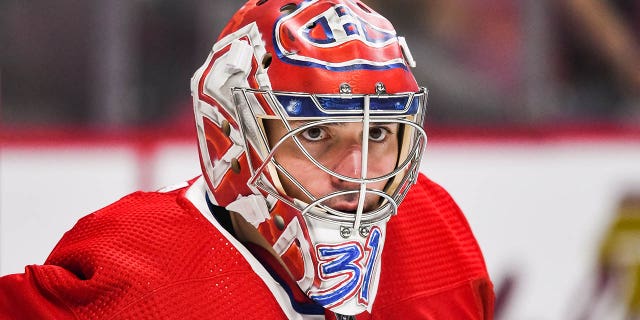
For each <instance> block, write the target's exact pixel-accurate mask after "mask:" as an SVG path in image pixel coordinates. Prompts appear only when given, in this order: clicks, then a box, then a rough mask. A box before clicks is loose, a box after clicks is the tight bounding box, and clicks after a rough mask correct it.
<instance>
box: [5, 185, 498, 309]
mask: <svg viewBox="0 0 640 320" xmlns="http://www.w3.org/2000/svg"><path fill="white" fill-rule="evenodd" d="M184 192H185V189H182V190H178V191H174V192H169V193H157V192H151V193H143V192H137V193H134V194H131V195H129V196H127V197H125V198H123V199H121V200H120V201H118V202H116V203H114V204H112V205H110V206H108V207H106V208H104V209H102V210H99V211H97V212H95V213H93V214H90V215H88V216H86V217H84V218H82V219H81V220H79V221H78V223H77V224H76V225H75V226H74V228H73V229H72V230H70V231H69V232H67V233H66V234H65V235H64V237H63V238H62V239H61V240H60V242H59V243H58V245H57V246H56V248H55V249H54V250H53V252H52V253H51V255H50V256H49V258H48V259H47V261H46V263H45V265H42V266H36V265H34V266H28V267H27V268H26V269H25V273H24V274H16V275H9V276H5V277H0V319H243V320H245V319H286V317H285V315H284V314H283V312H282V311H281V309H280V306H279V305H278V303H277V301H276V299H275V298H274V296H273V295H272V294H271V292H270V291H269V289H268V288H267V287H266V285H265V284H264V282H263V281H262V280H261V279H260V278H259V276H258V275H257V274H256V273H255V272H254V271H253V270H252V268H251V266H250V265H249V264H248V263H247V261H246V260H245V259H244V257H242V255H241V254H240V252H239V251H238V250H237V249H236V248H235V247H234V246H233V245H232V244H231V243H229V242H228V241H227V239H226V238H225V237H224V236H223V235H222V234H221V233H220V231H218V229H216V228H215V227H214V226H212V225H211V223H210V222H209V221H208V220H207V219H206V218H205V217H203V216H202V214H201V213H200V212H198V211H197V209H196V208H195V207H193V205H192V204H191V203H190V202H189V201H188V200H187V199H186V198H184ZM381 267H382V269H381V279H380V285H379V290H378V295H377V298H376V301H375V303H374V306H373V310H372V314H371V315H369V314H367V313H365V314H362V315H359V316H358V317H357V319H358V320H363V319H370V318H373V319H490V318H491V315H490V314H491V310H490V306H491V305H492V301H493V293H492V289H491V283H490V281H489V278H488V275H487V273H486V269H485V265H484V261H483V259H482V255H481V253H480V251H479V248H478V246H477V244H476V242H475V239H474V237H473V234H472V233H471V231H470V229H469V226H468V224H467V222H466V220H465V218H464V216H463V215H462V213H461V212H460V210H459V208H458V207H457V206H456V204H455V203H454V202H453V200H452V199H451V198H450V197H449V195H448V194H447V193H446V191H444V190H443V189H442V188H440V187H439V186H438V185H436V184H435V183H433V182H431V181H429V180H428V179H426V178H425V177H423V176H421V177H420V178H419V181H418V184H416V185H415V186H414V187H413V188H412V190H411V191H410V192H409V194H408V195H407V197H406V199H405V201H404V202H403V203H402V205H401V206H400V210H399V213H398V215H397V216H395V217H393V218H392V219H391V221H390V222H389V225H388V232H387V240H386V244H385V249H384V251H383V254H382V265H381ZM294 290H299V289H297V288H295V289H294ZM487 308H489V309H487ZM327 314H330V313H327ZM333 317H334V316H333V315H331V316H330V317H328V318H333Z"/></svg>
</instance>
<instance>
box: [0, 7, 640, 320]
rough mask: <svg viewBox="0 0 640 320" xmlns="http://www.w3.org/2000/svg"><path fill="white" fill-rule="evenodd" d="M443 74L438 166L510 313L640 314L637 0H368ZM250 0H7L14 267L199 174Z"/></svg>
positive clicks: (424, 77)
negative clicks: (219, 66) (220, 61)
mask: <svg viewBox="0 0 640 320" xmlns="http://www.w3.org/2000/svg"><path fill="white" fill-rule="evenodd" d="M366 3H368V4H369V5H370V6H371V7H373V8H374V9H376V10H378V11H380V12H382V13H383V14H384V15H385V16H387V17H388V18H389V19H390V20H391V21H392V22H393V23H394V24H395V25H396V29H397V31H398V33H399V34H400V35H404V36H406V38H407V40H408V43H409V46H410V48H411V49H412V53H413V55H414V57H415V59H416V60H417V62H418V66H417V68H416V69H415V70H414V71H415V73H416V76H417V78H418V80H419V82H420V83H421V84H423V85H426V86H427V87H428V88H429V89H430V97H429V113H428V121H427V124H426V129H427V132H428V134H429V146H428V148H427V152H426V155H425V158H424V163H423V166H422V170H423V171H424V172H425V173H426V174H427V175H429V176H430V177H431V178H432V179H434V180H436V181H438V182H439V183H440V184H442V185H443V186H445V187H446V188H447V189H448V190H449V191H450V193H451V194H452V195H453V196H454V198H455V199H456V200H457V201H458V203H459V205H460V206H461V208H462V209H463V211H464V212H465V213H466V215H467V217H468V220H469V223H470V224H471V226H472V228H473V230H474V232H475V234H476V237H477V239H478V241H479V243H480V245H481V247H482V249H483V251H484V253H485V258H486V262H487V267H488V269H489V272H490V274H491V276H492V279H493V281H494V284H495V289H496V294H497V304H496V319H498V320H505V319H525V320H526V319H531V320H545V319H562V320H564V319H575V320H579V319H580V320H590V319H613V320H616V319H640V53H639V52H640V49H639V47H640V36H639V35H640V2H639V1H636V0H630V1H623V0H619V1H618V0H611V1H598V0H557V1H556V0H522V1H509V0H484V1H480V0H464V1H463V0H417V1H416V0H411V1H409V0H395V1H383V0H377V1H367V2H366ZM240 5H241V2H240V1H229V0H184V1H162V0H155V1H153V0H147V1H140V0H139V1H131V0H96V1H77V0H75V1H74V0H58V1H55V2H52V1H45V0H32V1H20V0H0V83H1V88H2V90H1V92H0V125H1V127H0V135H1V140H0V148H1V150H0V274H2V275H4V274H9V273H16V272H21V271H22V270H23V267H24V265H27V264H40V263H43V262H44V260H45V259H46V257H47V254H48V253H49V252H50V251H51V249H52V248H53V247H54V245H55V243H56V242H57V240H58V239H59V238H60V237H61V236H62V234H63V233H64V232H65V231H66V230H68V229H69V228H71V227H72V226H73V224H74V223H75V221H76V220H77V219H78V218H80V217H81V216H84V215H86V214H88V213H90V212H92V211H94V210H97V209H99V208H101V207H102V206H104V205H107V204H109V203H111V202H113V201H115V200H117V199H118V198H120V197H122V196H124V195H126V194H128V193H130V192H132V191H135V190H140V189H141V190H154V189H157V188H160V187H162V186H165V185H168V184H173V183H177V182H180V181H183V180H185V179H189V178H192V177H194V176H196V175H198V172H199V164H198V159H197V151H196V143H195V141H196V140H195V130H194V129H193V116H192V111H191V101H190V95H189V78H190V77H191V74H192V72H193V71H195V69H196V68H197V67H198V66H200V64H201V63H202V62H203V61H204V59H205V57H206V55H207V53H208V51H209V49H210V47H211V46H212V44H213V42H214V40H215V37H216V36H217V34H218V33H219V32H220V31H221V29H222V27H223V26H224V24H225V23H226V21H228V19H229V18H230V16H231V15H232V14H233V12H235V10H237V8H239V6H240Z"/></svg>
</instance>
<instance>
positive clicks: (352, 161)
mask: <svg viewBox="0 0 640 320" xmlns="http://www.w3.org/2000/svg"><path fill="white" fill-rule="evenodd" d="M331 170H332V171H334V172H335V173H338V174H341V175H343V176H347V177H349V178H356V179H359V178H361V174H362V148H361V147H359V146H353V147H350V148H348V149H347V150H344V152H339V153H338V154H336V162H335V165H334V166H333V168H331ZM331 182H332V184H333V185H334V186H341V187H342V188H344V187H346V186H348V185H354V186H355V185H357V184H356V183H353V182H348V181H345V180H343V179H340V178H338V177H335V176H331Z"/></svg>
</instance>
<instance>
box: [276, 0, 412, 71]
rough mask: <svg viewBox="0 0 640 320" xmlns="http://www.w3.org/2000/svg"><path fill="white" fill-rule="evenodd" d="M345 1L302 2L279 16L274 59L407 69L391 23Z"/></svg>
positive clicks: (346, 67)
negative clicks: (336, 3) (275, 57)
mask: <svg viewBox="0 0 640 320" xmlns="http://www.w3.org/2000/svg"><path fill="white" fill-rule="evenodd" d="M346 4H347V5H346V6H345V5H332V4H331V3H327V2H323V3H318V1H317V0H306V1H303V2H302V3H301V4H300V5H299V6H298V8H297V9H296V10H295V11H294V12H292V13H291V14H289V15H286V16H284V17H283V18H281V19H279V20H278V21H277V23H276V27H275V28H274V47H275V48H276V50H277V51H278V55H279V57H280V58H281V59H282V60H283V61H285V62H288V63H292V64H296V65H303V66H310V67H318V68H325V69H330V70H334V71H346V70H356V69H390V68H406V65H405V62H404V59H403V57H402V52H401V51H400V49H399V47H398V45H397V44H396V43H397V41H398V38H397V37H396V33H395V31H394V29H393V26H392V25H391V23H390V22H389V21H387V20H386V19H385V18H384V17H382V16H380V15H379V14H377V13H375V12H372V11H369V10H368V9H367V8H365V7H360V6H359V5H357V4H356V3H355V2H353V1H347V2H346ZM372 48H373V49H374V50H371V49H372Z"/></svg>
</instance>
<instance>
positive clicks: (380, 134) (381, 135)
mask: <svg viewBox="0 0 640 320" xmlns="http://www.w3.org/2000/svg"><path fill="white" fill-rule="evenodd" d="M387 134H389V130H388V129H387V128H385V127H373V128H369V140H371V141H374V142H382V141H384V140H385V139H386V138H387Z"/></svg>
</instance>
